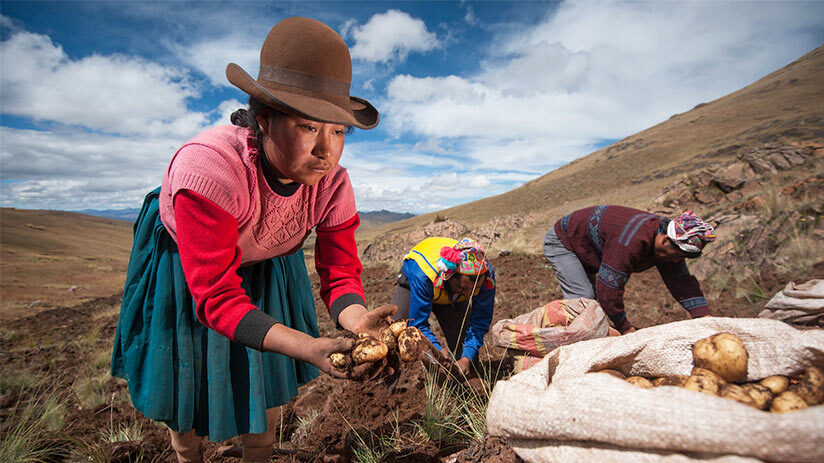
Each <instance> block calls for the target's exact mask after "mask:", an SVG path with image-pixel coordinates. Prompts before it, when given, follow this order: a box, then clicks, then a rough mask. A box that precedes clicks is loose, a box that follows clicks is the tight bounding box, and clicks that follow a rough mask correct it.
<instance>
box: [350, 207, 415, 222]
mask: <svg viewBox="0 0 824 463" xmlns="http://www.w3.org/2000/svg"><path fill="white" fill-rule="evenodd" d="M358 215H359V216H360V219H361V221H369V222H371V223H373V224H375V225H379V224H385V223H391V222H397V221H399V220H404V219H411V218H412V217H415V214H410V213H408V212H392V211H387V210H386V209H381V210H379V211H358Z"/></svg>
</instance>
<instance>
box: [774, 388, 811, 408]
mask: <svg viewBox="0 0 824 463" xmlns="http://www.w3.org/2000/svg"><path fill="white" fill-rule="evenodd" d="M807 407H808V405H807V402H804V399H802V398H801V397H799V396H798V394H796V393H795V392H793V391H784V392H782V393H781V394H778V396H777V397H776V398H775V399H773V401H772V406H770V411H771V412H773V413H787V412H794V411H796V410H801V409H802V408H807Z"/></svg>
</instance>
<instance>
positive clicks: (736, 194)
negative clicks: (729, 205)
mask: <svg viewBox="0 0 824 463" xmlns="http://www.w3.org/2000/svg"><path fill="white" fill-rule="evenodd" d="M742 199H744V193H741V190H736V191H732V192H730V193H727V201H730V202H738V201H741V200H742Z"/></svg>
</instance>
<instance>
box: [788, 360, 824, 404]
mask: <svg viewBox="0 0 824 463" xmlns="http://www.w3.org/2000/svg"><path fill="white" fill-rule="evenodd" d="M790 390H791V391H793V392H795V393H796V394H798V396H799V397H801V398H802V399H804V402H806V403H807V405H818V404H821V403H824V372H822V371H821V369H820V368H818V367H809V368H807V369H806V370H804V375H802V376H801V381H800V382H799V383H798V384H794V385H793V386H791V387H790Z"/></svg>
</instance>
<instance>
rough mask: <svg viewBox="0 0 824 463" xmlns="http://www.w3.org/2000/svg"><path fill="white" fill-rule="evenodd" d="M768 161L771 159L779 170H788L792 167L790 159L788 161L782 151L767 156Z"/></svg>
mask: <svg viewBox="0 0 824 463" xmlns="http://www.w3.org/2000/svg"><path fill="white" fill-rule="evenodd" d="M765 159H766V160H767V161H770V163H771V164H772V165H774V166H775V167H777V168H778V169H779V170H787V169H789V168H790V167H792V164H790V161H788V160H787V159H786V158H785V157H784V156H783V155H782V154H781V153H772V154H769V155H767V156H766V157H765Z"/></svg>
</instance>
